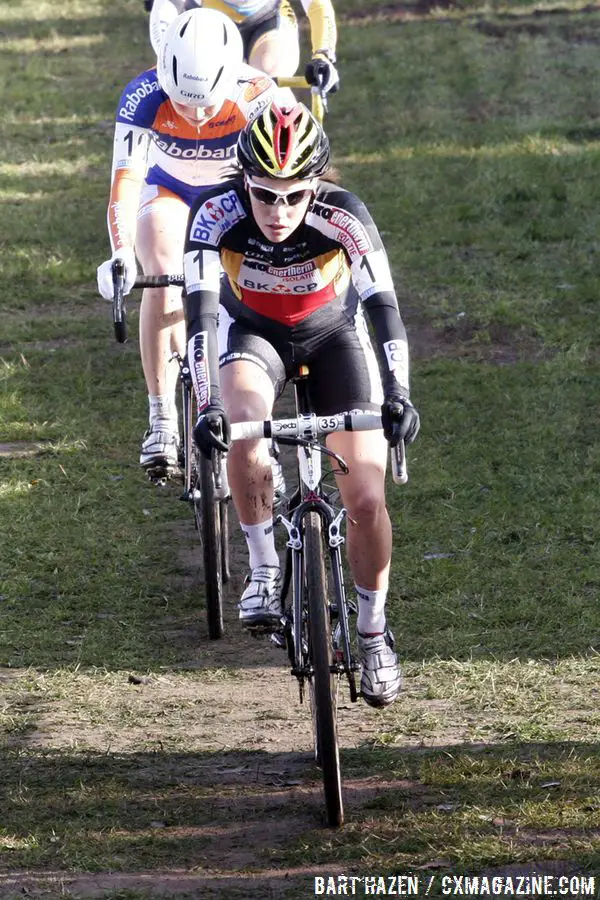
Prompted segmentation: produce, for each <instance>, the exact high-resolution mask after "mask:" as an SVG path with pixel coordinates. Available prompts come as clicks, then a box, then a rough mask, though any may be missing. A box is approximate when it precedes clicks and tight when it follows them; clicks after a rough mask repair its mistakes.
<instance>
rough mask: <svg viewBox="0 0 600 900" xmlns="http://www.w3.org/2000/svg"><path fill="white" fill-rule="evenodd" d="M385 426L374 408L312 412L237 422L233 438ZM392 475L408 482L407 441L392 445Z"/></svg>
mask: <svg viewBox="0 0 600 900" xmlns="http://www.w3.org/2000/svg"><path fill="white" fill-rule="evenodd" d="M377 428H381V416H380V415H379V414H378V413H370V412H349V413H336V414H335V415H331V416H317V415H316V414H315V413H310V414H309V415H305V416H298V417H297V418H293V419H265V420H264V421H262V422H233V423H232V425H231V439H232V440H233V441H240V440H252V439H254V440H256V439H257V438H271V437H274V438H277V437H290V438H299V439H300V440H306V441H315V440H316V439H317V438H318V437H319V436H321V435H324V434H332V433H333V432H334V431H374V430H375V429H377ZM390 454H391V466H392V479H393V481H394V484H406V482H407V481H408V472H407V468H406V451H405V447H404V441H400V443H399V444H398V445H397V446H396V447H390Z"/></svg>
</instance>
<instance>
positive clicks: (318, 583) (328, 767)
mask: <svg viewBox="0 0 600 900" xmlns="http://www.w3.org/2000/svg"><path fill="white" fill-rule="evenodd" d="M304 567H305V572H304V575H305V585H306V590H307V594H308V632H309V656H310V661H311V665H312V677H311V685H310V699H311V705H312V707H313V709H312V712H313V723H314V728H315V732H316V734H315V738H316V748H317V762H318V763H319V765H320V766H321V769H322V772H323V786H324V789H325V806H326V808H327V821H328V823H329V825H332V826H334V827H335V826H339V825H341V824H342V823H343V821H344V808H343V802H342V781H341V772H340V755H339V748H338V739H337V700H336V698H337V676H336V675H335V674H334V673H333V671H332V666H333V644H332V640H331V621H330V617H329V603H328V598H327V579H326V575H325V559H324V554H323V539H322V535H321V518H320V516H319V514H318V513H316V512H311V513H309V514H308V516H307V518H306V520H305V526H304Z"/></svg>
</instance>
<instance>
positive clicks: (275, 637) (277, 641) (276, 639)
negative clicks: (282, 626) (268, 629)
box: [269, 631, 286, 650]
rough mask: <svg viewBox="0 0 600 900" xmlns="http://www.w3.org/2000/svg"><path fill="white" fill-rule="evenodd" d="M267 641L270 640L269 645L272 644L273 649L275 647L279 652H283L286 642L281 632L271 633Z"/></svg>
mask: <svg viewBox="0 0 600 900" xmlns="http://www.w3.org/2000/svg"><path fill="white" fill-rule="evenodd" d="M269 640H270V641H271V643H272V644H274V645H275V647H277V648H278V649H279V650H285V648H286V641H285V635H284V633H283V631H273V632H272V633H271V636H270V638H269Z"/></svg>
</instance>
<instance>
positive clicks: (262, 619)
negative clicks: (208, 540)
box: [238, 566, 282, 632]
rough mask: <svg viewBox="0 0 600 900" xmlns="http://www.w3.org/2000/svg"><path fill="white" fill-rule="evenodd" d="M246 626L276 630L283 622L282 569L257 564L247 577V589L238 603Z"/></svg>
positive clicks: (255, 628)
mask: <svg viewBox="0 0 600 900" xmlns="http://www.w3.org/2000/svg"><path fill="white" fill-rule="evenodd" d="M238 608H239V610H240V622H241V623H242V625H243V627H244V628H248V629H249V630H256V631H261V632H268V631H274V630H276V629H277V628H279V626H280V624H281V614H282V610H281V569H280V568H279V566H257V567H256V568H255V569H252V572H251V574H250V575H248V576H247V578H246V589H245V591H244V593H243V594H242V596H241V599H240V602H239V603H238Z"/></svg>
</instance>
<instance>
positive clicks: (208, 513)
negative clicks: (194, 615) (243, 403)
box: [194, 453, 227, 640]
mask: <svg viewBox="0 0 600 900" xmlns="http://www.w3.org/2000/svg"><path fill="white" fill-rule="evenodd" d="M196 464H197V467H198V481H199V487H200V498H199V500H197V501H195V502H194V511H195V515H196V524H197V526H198V531H199V533H200V535H201V538H202V551H203V558H204V581H205V586H206V591H205V595H206V618H207V621H208V635H209V637H210V638H211V639H212V640H217V639H218V638H221V637H223V545H224V540H227V534H226V532H225V534H224V533H223V529H222V521H221V507H222V505H223V501H220V500H218V499H217V498H216V496H215V476H214V472H213V461H212V459H207V458H206V457H205V456H204V454H202V453H198V454H197V458H196ZM225 525H227V519H225Z"/></svg>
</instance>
